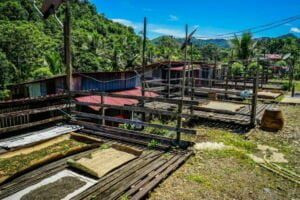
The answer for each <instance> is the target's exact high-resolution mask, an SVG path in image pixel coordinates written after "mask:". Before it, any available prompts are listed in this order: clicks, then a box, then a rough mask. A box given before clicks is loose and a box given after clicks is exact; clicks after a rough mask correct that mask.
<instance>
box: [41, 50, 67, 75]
mask: <svg viewBox="0 0 300 200" xmlns="http://www.w3.org/2000/svg"><path fill="white" fill-rule="evenodd" d="M45 59H46V62H47V64H48V67H49V68H50V70H51V72H52V73H53V74H61V73H63V64H62V59H61V56H60V54H59V53H57V52H49V53H48V54H46V57H45Z"/></svg>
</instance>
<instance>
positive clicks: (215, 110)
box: [194, 107, 250, 116]
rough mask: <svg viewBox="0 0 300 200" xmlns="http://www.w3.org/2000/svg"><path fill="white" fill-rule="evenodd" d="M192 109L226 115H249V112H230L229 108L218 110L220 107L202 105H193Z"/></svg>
mask: <svg viewBox="0 0 300 200" xmlns="http://www.w3.org/2000/svg"><path fill="white" fill-rule="evenodd" d="M194 109H195V110H199V111H204V112H213V113H219V114H226V115H241V116H250V115H249V114H246V113H239V112H232V111H229V110H220V109H213V108H204V107H194Z"/></svg>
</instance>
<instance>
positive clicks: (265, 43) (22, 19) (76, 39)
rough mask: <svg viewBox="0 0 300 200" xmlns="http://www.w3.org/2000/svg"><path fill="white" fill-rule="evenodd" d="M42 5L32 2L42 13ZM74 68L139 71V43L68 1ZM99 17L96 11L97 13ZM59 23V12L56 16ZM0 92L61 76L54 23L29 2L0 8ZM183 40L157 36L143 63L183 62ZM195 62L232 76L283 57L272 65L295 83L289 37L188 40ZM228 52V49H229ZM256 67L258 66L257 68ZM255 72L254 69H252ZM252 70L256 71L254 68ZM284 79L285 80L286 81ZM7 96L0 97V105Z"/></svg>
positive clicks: (293, 41)
mask: <svg viewBox="0 0 300 200" xmlns="http://www.w3.org/2000/svg"><path fill="white" fill-rule="evenodd" d="M41 4H42V0H37V6H38V7H41ZM71 5H72V40H73V46H72V49H73V60H72V61H73V62H72V63H73V67H74V70H75V71H80V72H92V71H122V70H128V69H133V68H135V67H137V66H140V65H141V60H142V59H141V53H140V51H141V45H142V38H141V36H140V35H139V34H136V33H135V32H134V30H133V28H131V27H127V26H124V25H122V24H119V23H116V22H113V21H111V20H109V19H107V18H106V17H105V16H104V15H103V14H99V13H97V10H96V8H95V6H94V5H93V4H91V3H90V2H89V1H87V0H84V1H79V0H72V4H71ZM100 12H101V11H100ZM57 16H58V18H59V19H60V20H61V21H63V20H64V6H61V8H60V9H59V10H58V11H57ZM0 33H1V37H0V91H3V90H4V91H5V90H6V88H7V85H9V84H12V83H20V82H24V81H28V80H32V79H39V78H45V77H50V76H53V75H57V74H62V73H64V71H65V69H64V64H63V60H64V59H63V57H64V56H63V54H64V51H63V33H62V28H61V27H60V25H59V24H58V23H57V21H56V19H55V18H54V17H53V16H51V17H50V18H49V19H48V20H43V19H42V18H41V17H40V16H39V15H38V13H37V11H36V10H35V9H34V8H33V5H32V2H31V1H28V0H11V1H1V2H0ZM183 41H184V39H183V38H174V37H171V36H162V37H159V38H156V39H154V40H152V41H147V44H148V47H147V52H146V55H147V61H149V62H150V61H159V60H169V59H172V60H182V59H183V52H182V51H181V49H180V47H181V45H182V43H183ZM192 42H193V44H194V45H193V51H192V49H191V47H188V55H189V57H191V54H192V56H193V59H194V60H205V61H207V62H210V63H214V62H216V61H221V62H225V63H228V62H229V61H231V60H233V59H234V60H240V61H239V62H238V64H237V63H236V64H235V66H234V72H233V73H234V74H241V73H242V72H247V70H248V68H250V70H252V71H253V67H254V66H255V64H252V63H251V62H248V60H249V59H250V58H254V57H255V56H257V55H263V54H266V53H278V54H287V53H291V57H290V58H289V59H287V60H285V61H280V62H278V63H276V64H278V65H279V66H291V65H295V69H294V78H296V79H299V78H300V65H299V59H298V58H297V52H298V49H299V46H300V42H299V39H298V38H296V37H293V36H292V35H287V36H285V37H280V38H262V39H253V38H252V35H251V33H244V34H243V35H242V37H241V38H237V37H236V38H234V39H233V40H231V41H230V40H224V39H219V40H218V39H217V40H200V39H196V38H192ZM229 47H230V48H229ZM260 64H261V63H260ZM256 68H257V67H256ZM254 69H255V67H254ZM286 78H288V77H286ZM7 95H8V92H6V91H5V92H1V93H0V99H4V98H6V97H7Z"/></svg>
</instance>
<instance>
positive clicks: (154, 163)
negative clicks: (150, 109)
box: [0, 129, 192, 199]
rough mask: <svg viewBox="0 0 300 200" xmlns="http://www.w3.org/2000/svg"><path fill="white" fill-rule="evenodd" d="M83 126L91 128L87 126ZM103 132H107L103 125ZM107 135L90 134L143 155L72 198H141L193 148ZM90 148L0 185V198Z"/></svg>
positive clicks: (176, 166) (24, 186)
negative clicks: (167, 146)
mask: <svg viewBox="0 0 300 200" xmlns="http://www.w3.org/2000/svg"><path fill="white" fill-rule="evenodd" d="M86 130H87V131H92V130H89V129H86ZM102 132H103V133H106V134H107V135H109V133H108V132H105V131H104V129H103V131H102ZM107 135H106V136H105V137H102V136H101V135H97V136H96V134H94V135H93V136H92V137H96V138H98V139H101V140H102V141H104V142H105V143H106V144H119V145H123V146H124V145H126V146H129V147H134V148H136V149H140V150H142V151H143V153H142V155H140V156H139V157H138V158H136V159H134V160H132V161H130V162H128V163H127V164H125V165H123V166H121V167H119V168H117V169H115V170H113V171H112V172H110V173H108V174H106V175H105V176H103V177H102V178H100V179H97V183H96V184H95V185H93V186H92V187H90V188H89V189H87V190H85V191H84V192H82V193H81V194H79V195H78V196H76V197H75V198H74V199H95V198H96V199H118V198H120V197H122V196H127V197H129V198H131V199H142V198H144V197H145V196H147V194H148V193H149V192H150V191H151V190H152V189H153V188H155V187H156V186H157V185H158V184H159V183H160V182H161V181H162V180H164V179H165V178H166V177H167V176H168V175H170V174H171V173H172V172H173V171H174V170H176V169H177V168H178V167H179V166H180V165H181V164H183V163H184V162H185V161H186V159H188V158H189V157H190V156H191V155H192V151H189V150H182V149H177V150H173V151H164V150H159V149H157V148H154V149H149V148H148V147H147V146H146V145H145V144H142V143H140V144H136V143H135V142H134V141H131V142H129V143H128V142H125V143H124V142H122V141H120V140H119V141H116V140H115V139H114V138H110V137H108V136H107ZM133 135H134V134H133ZM123 137H126V136H123ZM157 139H159V138H157ZM135 140H139V141H141V142H143V140H142V139H141V138H138V137H136V138H135ZM93 151H94V150H89V151H86V152H82V153H79V154H76V155H73V156H69V157H66V158H63V159H61V160H59V161H56V162H52V163H50V164H47V165H45V166H42V167H40V168H38V169H36V170H34V171H31V172H28V173H26V174H23V175H20V176H19V177H16V178H14V179H13V180H11V181H10V182H7V183H5V184H3V185H0V199H2V198H5V197H8V196H10V195H12V194H14V193H16V192H18V191H21V190H23V189H25V188H27V187H29V186H31V185H34V184H36V183H39V182H41V181H42V180H44V179H45V178H47V177H50V176H53V175H55V174H56V173H58V172H60V171H62V170H64V169H66V168H67V167H68V165H67V161H68V160H70V159H74V160H76V159H80V158H82V157H86V156H87V155H89V154H90V153H91V152H93Z"/></svg>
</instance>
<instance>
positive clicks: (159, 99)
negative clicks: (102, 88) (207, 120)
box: [72, 91, 198, 105]
mask: <svg viewBox="0 0 300 200" xmlns="http://www.w3.org/2000/svg"><path fill="white" fill-rule="evenodd" d="M101 94H103V96H107V97H117V98H125V99H136V100H145V101H157V102H164V103H170V104H178V103H180V101H181V100H179V99H167V98H161V97H146V96H145V97H142V96H134V95H123V94H111V93H110V94H109V93H103V92H97V91H76V92H75V91H74V92H72V95H80V96H89V95H99V96H101ZM183 104H185V105H198V102H197V101H190V100H184V101H183Z"/></svg>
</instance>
